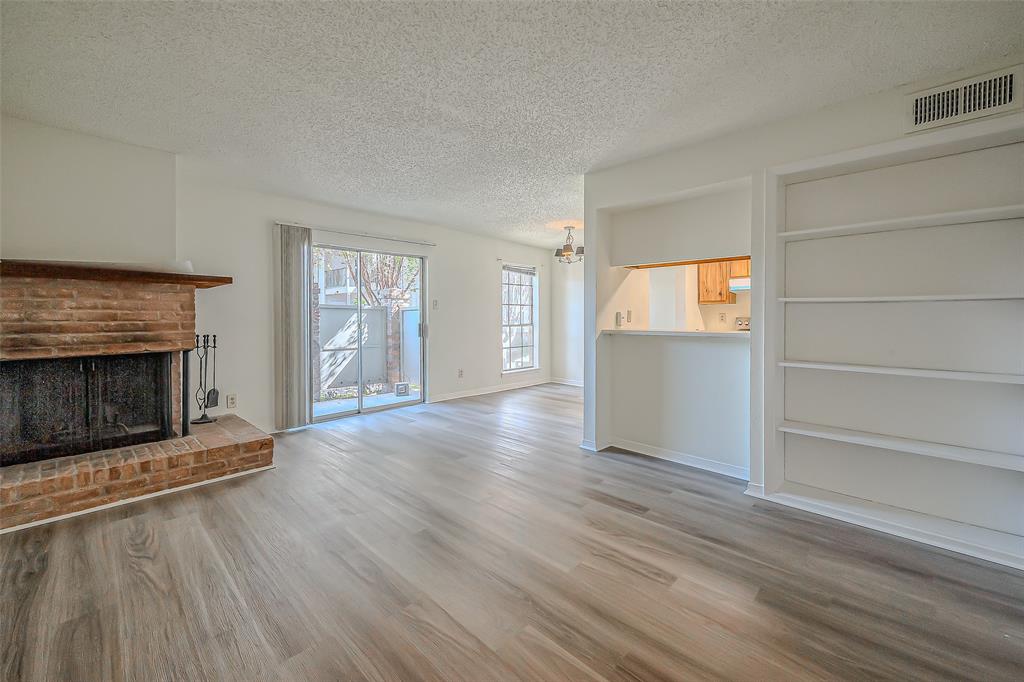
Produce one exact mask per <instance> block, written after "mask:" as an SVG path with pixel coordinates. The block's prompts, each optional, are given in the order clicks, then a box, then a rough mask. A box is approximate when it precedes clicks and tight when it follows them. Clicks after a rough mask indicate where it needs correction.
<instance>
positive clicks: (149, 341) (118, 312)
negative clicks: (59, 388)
mask: <svg viewBox="0 0 1024 682" xmlns="http://www.w3.org/2000/svg"><path fill="white" fill-rule="evenodd" d="M230 283H231V278H230V277H216V276H206V275H193V274H186V273H167V272H159V271H140V270H135V269H126V268H117V267H109V266H101V265H90V264H74V263H59V262H41V261H14V260H3V261H0V362H4V361H12V360H32V361H35V360H42V359H48V358H69V357H75V358H77V357H86V358H88V357H89V356H104V355H125V354H136V353H154V352H155V353H162V352H169V353H171V371H170V395H171V411H172V414H171V421H172V423H173V433H174V434H175V435H176V437H175V438H172V439H169V440H158V441H155V442H149V443H145V444H142V445H132V446H126V447H121V448H115V449H111V450H102V451H99V452H90V453H84V454H77V455H70V456H66V457H59V458H55V459H48V460H44V461H39V462H29V463H23V464H13V465H11V466H5V467H0V528H4V529H6V528H12V527H15V526H20V525H22V524H25V523H31V522H33V521H39V520H43V519H48V518H53V517H55V516H62V515H64V514H68V513H72V512H77V511H82V510H85V509H90V508H93V507H98V506H102V505H106V504H110V503H112V502H117V501H121V500H125V499H129V498H133V497H138V496H142V495H146V494H150V493H157V492H161V491H165V490H170V489H174V488H178V487H181V486H184V485H189V484H194V483H201V482H204V481H208V480H211V479H217V478H220V477H223V476H227V475H229V474H237V473H241V472H244V471H249V470H252V469H258V468H261V467H266V466H269V465H270V464H271V463H272V460H273V448H274V441H273V439H272V438H271V437H270V436H268V435H267V434H265V433H263V432H262V431H260V430H259V429H257V428H256V427H254V426H252V425H251V424H249V423H248V422H246V421H244V420H243V419H241V418H239V417H237V416H234V415H226V416H222V417H220V419H219V420H218V421H217V422H215V423H213V424H201V425H193V426H192V427H191V433H190V434H188V435H185V436H184V437H181V434H182V430H181V421H182V414H181V402H182V392H183V388H184V387H183V383H184V382H183V381H182V372H181V367H182V352H183V351H187V350H190V349H191V348H192V347H193V345H194V343H195V331H196V330H195V317H196V316H195V295H196V290H197V289H205V288H210V287H214V286H221V285H224V284H230ZM12 367H13V365H12ZM12 371H14V370H12ZM12 376H14V375H12ZM165 390H166V389H165ZM104 404H106V403H104ZM140 404H141V403H140ZM7 409H15V410H17V405H14V407H13V408H11V405H8V406H7ZM15 414H16V416H18V417H19V418H20V416H21V414H22V413H20V412H16V413H15ZM164 423H166V421H165V422H164ZM58 433H64V431H60V430H58ZM168 433H171V430H164V431H163V432H162V435H166V434H168ZM19 434H24V432H23V431H16V432H15V436H16V437H24V436H23V435H22V436H19ZM160 435H161V434H157V435H156V437H158V438H159V437H160ZM4 438H5V439H6V438H7V436H5V437H4ZM86 442H87V443H89V442H97V441H91V440H90V441H86ZM4 445H5V447H7V446H9V443H7V441H6V440H5V442H4ZM108 446H109V444H108ZM5 451H6V450H5Z"/></svg>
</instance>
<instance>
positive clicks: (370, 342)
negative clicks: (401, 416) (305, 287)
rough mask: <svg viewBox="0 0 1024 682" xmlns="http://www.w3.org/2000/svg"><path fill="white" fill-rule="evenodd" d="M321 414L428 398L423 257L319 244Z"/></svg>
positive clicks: (317, 379) (317, 402) (316, 381)
mask: <svg viewBox="0 0 1024 682" xmlns="http://www.w3.org/2000/svg"><path fill="white" fill-rule="evenodd" d="M312 271H313V291H312V292H311V299H312V315H313V319H312V333H311V337H312V343H313V351H312V365H313V367H312V375H313V376H312V382H311V387H312V388H311V394H312V395H311V399H312V403H313V418H314V420H315V421H322V420H325V419H333V418H335V417H340V416H344V415H347V414H355V413H357V412H365V411H371V410H375V409H382V408H386V407H394V406H398V405H408V404H411V403H418V402H422V400H423V343H422V341H423V340H422V337H421V333H420V331H421V329H422V327H421V325H420V322H421V319H420V315H421V311H422V310H423V306H422V298H423V259H422V258H419V257H417V256H403V255H396V254H390V253H380V252H376V251H361V250H355V249H341V248H336V247H332V246H315V247H313V267H312Z"/></svg>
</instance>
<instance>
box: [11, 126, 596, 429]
mask: <svg viewBox="0 0 1024 682" xmlns="http://www.w3.org/2000/svg"><path fill="white" fill-rule="evenodd" d="M0 132H2V134H3V137H2V139H0V142H2V145H3V146H2V150H0V156H2V159H3V166H2V171H3V177H2V196H0V199H2V202H3V211H2V219H3V224H2V239H3V244H2V246H3V255H4V256H5V257H8V258H35V259H53V260H59V259H63V260H84V261H124V262H154V261H161V262H163V261H172V260H174V259H175V258H177V259H178V260H192V261H193V264H194V266H195V269H196V271H197V272H200V273H204V274H223V275H231V276H232V277H234V284H232V285H230V286H224V287H218V288H214V289H208V290H201V291H199V292H197V295H196V314H197V320H196V324H197V328H198V330H199V331H200V332H201V333H202V332H211V333H212V332H216V333H217V334H218V341H219V348H220V354H219V356H218V358H217V359H218V367H217V383H218V387H219V388H220V391H221V395H222V396H223V395H225V394H227V393H235V394H237V395H238V408H237V410H236V411H237V413H238V414H239V415H241V416H242V417H244V418H246V419H248V420H249V421H251V422H253V423H254V424H256V425H257V426H259V427H260V428H263V429H265V430H271V429H272V428H273V426H274V327H273V287H274V282H273V266H274V258H273V242H272V226H273V224H274V222H275V221H276V220H288V221H294V222H299V223H302V224H308V225H309V226H311V227H318V226H319V227H329V228H336V229H342V230H353V231H359V232H369V233H377V234H382V235H389V236H398V237H406V238H411V239H417V240H424V241H430V242H435V243H436V244H437V246H435V247H418V246H412V245H409V244H403V243H401V242H395V241H387V240H381V239H370V238H349V237H344V236H342V235H336V234H331V233H318V234H319V235H320V236H321V238H322V239H324V240H337V243H338V244H339V245H347V246H353V247H362V248H370V249H379V250H382V251H390V252H395V251H398V252H405V253H416V254H417V255H423V256H425V257H426V258H427V296H428V298H429V299H430V300H434V299H436V300H437V301H438V308H437V310H432V309H428V310H427V311H426V314H427V322H428V323H429V325H430V338H429V342H428V356H427V391H428V398H429V399H430V400H435V401H436V400H443V399H447V398H451V397H457V396H460V395H472V394H476V393H481V392H487V391H493V390H500V389H502V388H507V387H514V386H519V385H529V384H534V383H541V382H544V381H547V380H548V379H549V378H550V368H551V365H552V362H553V360H554V358H553V355H554V354H553V352H552V347H551V336H552V329H551V326H552V325H551V319H552V318H551V288H552V281H551V269H552V267H553V263H552V259H551V258H550V253H549V251H548V250H547V249H537V248H533V247H528V246H523V245H520V244H514V243H511V242H506V241H502V240H499V239H491V238H487V237H483V236H479V235H476V234H470V233H466V232H460V231H457V230H453V229H449V228H446V227H442V226H438V225H428V224H425V223H419V222H416V221H411V220H402V219H398V218H392V217H388V216H383V215H377V214H371V213H365V212H360V211H355V210H350V209H346V208H342V207H338V206H332V205H328V204H320V203H315V202H311V201H304V200H300V199H295V198H290V197H284V196H279V195H274V194H269V193H265V192H260V191H256V190H253V189H248V188H246V187H244V186H243V184H244V183H242V182H241V181H240V180H239V179H238V178H237V177H234V176H231V175H229V174H226V173H224V172H222V171H221V170H219V169H217V168H215V167H213V166H210V165H208V164H205V163H203V162H201V161H199V160H196V159H190V158H184V157H178V156H175V155H173V154H169V153H166V152H162V151H158V150H154V149H147V148H143V147H136V146H132V145H126V144H122V143H119V142H113V141H110V140H105V139H101V138H97V137H92V136H89V135H82V134H79V133H73V132H69V131H65V130H59V129H56V128H50V127H47V126H42V125H39V124H36V123H29V122H26V121H21V120H18V119H12V118H8V117H4V119H3V128H2V131H0ZM499 259H505V261H506V262H511V263H517V264H524V265H533V266H536V267H537V269H538V275H539V279H540V292H539V298H540V301H539V307H540V309H539V315H538V327H539V329H538V338H539V368H538V369H536V370H532V371H526V372H520V373H514V374H507V375H504V376H503V375H502V373H501V352H500V348H501V328H500V314H501V313H500V300H501V299H500V292H501V260H499ZM577 287H578V284H577ZM575 333H576V334H578V331H577V332H575ZM575 355H576V357H578V353H577V354H575ZM193 364H194V363H193ZM459 369H462V370H463V377H462V378H459V377H458V370H459ZM563 371H566V372H569V371H570V370H568V369H566V370H563ZM222 402H223V399H222ZM213 412H214V413H217V412H218V410H214V411H213Z"/></svg>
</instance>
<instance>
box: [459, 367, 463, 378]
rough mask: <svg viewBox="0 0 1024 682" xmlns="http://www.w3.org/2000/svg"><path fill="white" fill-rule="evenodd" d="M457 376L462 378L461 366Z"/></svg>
mask: <svg viewBox="0 0 1024 682" xmlns="http://www.w3.org/2000/svg"><path fill="white" fill-rule="evenodd" d="M459 378H460V379H461V378H462V368H461V367H459Z"/></svg>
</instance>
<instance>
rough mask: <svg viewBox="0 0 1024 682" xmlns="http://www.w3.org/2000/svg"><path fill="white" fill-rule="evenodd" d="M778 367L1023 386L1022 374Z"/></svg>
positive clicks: (796, 363) (798, 364) (789, 363)
mask: <svg viewBox="0 0 1024 682" xmlns="http://www.w3.org/2000/svg"><path fill="white" fill-rule="evenodd" d="M779 367H794V368H798V369H822V370H827V371H831V372H856V373H858V374H889V375H894V376H904V377H921V378H924V379H952V380H954V381H978V382H984V383H993V384H1021V385H1024V374H997V373H992V372H957V371H953V370H945V369H914V368H911V367H881V366H877V365H849V364H845V363H838V362H804V361H801V360H783V361H782V362H780V363H779Z"/></svg>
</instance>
